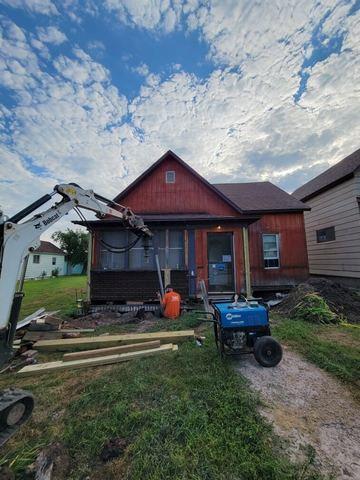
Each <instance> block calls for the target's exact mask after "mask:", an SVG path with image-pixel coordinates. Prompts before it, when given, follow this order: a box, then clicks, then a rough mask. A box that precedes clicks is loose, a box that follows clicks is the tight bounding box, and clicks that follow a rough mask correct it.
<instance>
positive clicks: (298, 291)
mask: <svg viewBox="0 0 360 480" xmlns="http://www.w3.org/2000/svg"><path fill="white" fill-rule="evenodd" d="M309 293H317V294H319V295H320V296H321V297H323V299H324V300H325V301H326V303H327V304H328V306H329V307H330V309H331V311H333V312H334V313H336V314H337V315H339V316H341V317H343V318H344V320H346V321H348V322H350V323H360V294H359V293H358V292H356V291H355V290H353V289H350V288H348V287H345V286H343V285H340V284H339V283H336V282H333V281H331V280H327V279H324V278H311V279H310V280H308V281H307V282H306V283H301V284H300V285H299V286H298V287H296V288H294V289H293V290H292V291H291V292H290V293H289V295H288V296H287V297H286V298H285V299H284V300H283V301H282V302H281V303H280V304H279V305H277V306H276V307H274V311H276V312H279V313H282V314H284V315H291V314H292V312H293V310H294V308H295V307H296V306H297V305H298V304H299V303H300V302H301V301H302V300H303V298H304V296H305V295H306V294H309Z"/></svg>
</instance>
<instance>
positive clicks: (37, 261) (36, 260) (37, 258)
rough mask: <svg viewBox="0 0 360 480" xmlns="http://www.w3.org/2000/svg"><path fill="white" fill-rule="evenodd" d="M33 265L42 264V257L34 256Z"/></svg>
mask: <svg viewBox="0 0 360 480" xmlns="http://www.w3.org/2000/svg"><path fill="white" fill-rule="evenodd" d="M33 263H40V255H34V256H33Z"/></svg>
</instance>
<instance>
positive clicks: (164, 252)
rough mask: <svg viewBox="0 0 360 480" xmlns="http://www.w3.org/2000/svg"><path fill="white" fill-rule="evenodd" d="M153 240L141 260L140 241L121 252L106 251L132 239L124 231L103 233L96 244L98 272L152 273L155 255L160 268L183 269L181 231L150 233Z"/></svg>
mask: <svg viewBox="0 0 360 480" xmlns="http://www.w3.org/2000/svg"><path fill="white" fill-rule="evenodd" d="M153 233H154V237H153V241H152V242H151V244H150V248H149V250H148V256H147V257H145V252H144V246H143V242H142V240H139V241H138V242H137V243H136V244H135V245H134V247H133V248H131V249H130V250H128V251H127V252H124V253H114V252H110V251H109V249H112V248H114V247H118V248H119V247H126V246H127V245H129V244H131V243H132V242H133V241H134V240H136V238H137V237H136V236H135V235H134V234H133V233H130V232H127V231H115V232H114V231H108V232H103V233H102V236H101V239H102V243H100V267H101V269H102V270H156V264H155V254H156V253H157V254H158V255H159V262H160V266H161V268H170V269H172V270H181V269H183V268H184V263H185V259H184V232H183V231H182V230H158V231H153Z"/></svg>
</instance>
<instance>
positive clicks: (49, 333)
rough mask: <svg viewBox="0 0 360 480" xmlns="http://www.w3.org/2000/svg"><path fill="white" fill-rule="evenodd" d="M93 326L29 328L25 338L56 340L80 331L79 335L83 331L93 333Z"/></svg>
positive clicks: (31, 339) (33, 340)
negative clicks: (53, 328)
mask: <svg viewBox="0 0 360 480" xmlns="http://www.w3.org/2000/svg"><path fill="white" fill-rule="evenodd" d="M93 332H94V329H93V328H82V329H81V328H79V329H78V330H76V329H73V328H72V329H65V328H64V329H63V330H42V331H32V330H31V331H30V330H28V331H27V332H26V334H25V335H24V337H23V339H24V340H25V341H29V342H36V341H37V340H56V339H62V338H63V336H64V335H66V334H73V333H78V334H79V336H80V335H82V334H83V333H93Z"/></svg>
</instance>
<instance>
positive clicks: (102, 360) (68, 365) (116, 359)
mask: <svg viewBox="0 0 360 480" xmlns="http://www.w3.org/2000/svg"><path fill="white" fill-rule="evenodd" d="M177 349H178V346H177V345H173V344H172V343H170V344H165V345H161V346H160V347H158V348H152V349H150V350H141V351H139V352H128V353H121V354H117V355H106V356H105V357H96V358H86V359H83V360H73V361H71V362H63V361H61V360H60V361H57V362H49V363H40V364H37V365H27V366H26V367H24V368H22V369H21V370H19V371H18V372H17V375H19V376H22V377H25V376H31V375H41V374H43V373H51V372H57V371H61V370H75V369H78V368H86V367H97V366H100V365H111V364H113V363H120V362H126V361H128V360H132V359H136V358H142V357H150V356H152V355H161V354H163V353H168V352H173V351H176V350H177Z"/></svg>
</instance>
